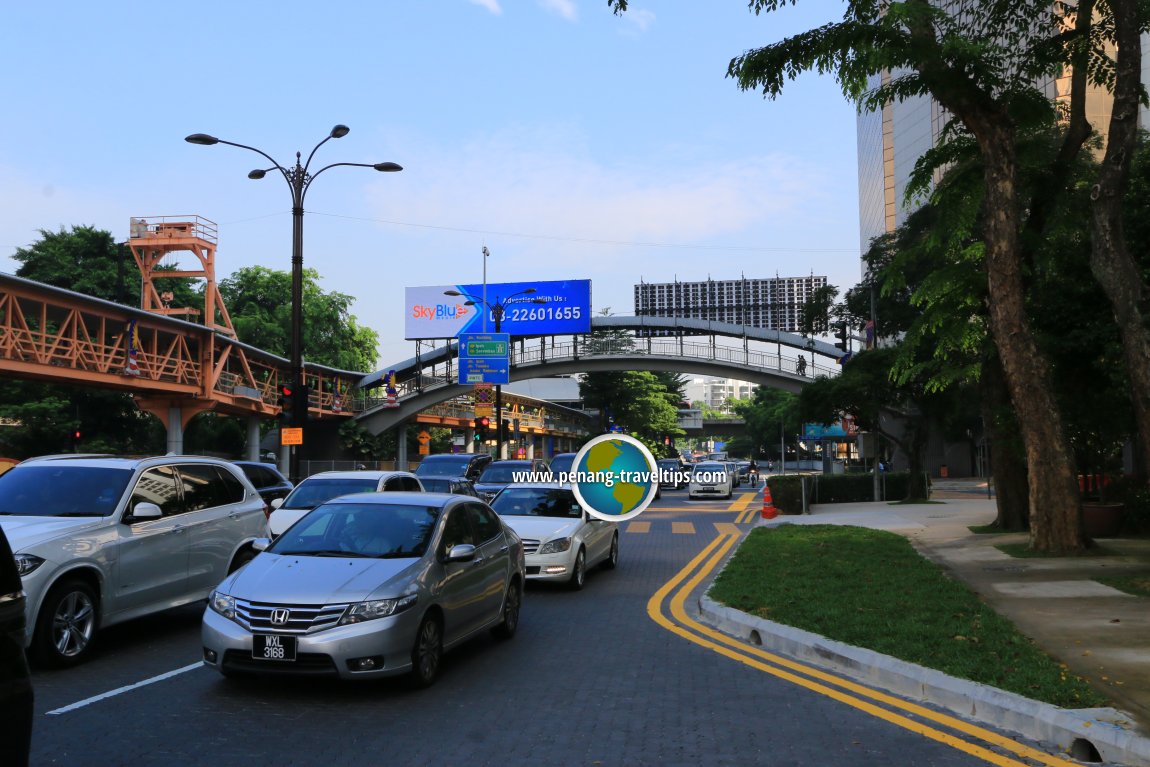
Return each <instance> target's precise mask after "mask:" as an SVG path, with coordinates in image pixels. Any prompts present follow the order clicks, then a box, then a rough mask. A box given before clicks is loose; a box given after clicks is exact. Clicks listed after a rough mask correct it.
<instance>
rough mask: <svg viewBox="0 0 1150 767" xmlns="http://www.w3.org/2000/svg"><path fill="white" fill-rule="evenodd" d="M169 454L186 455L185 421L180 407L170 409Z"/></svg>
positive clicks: (173, 406)
mask: <svg viewBox="0 0 1150 767" xmlns="http://www.w3.org/2000/svg"><path fill="white" fill-rule="evenodd" d="M168 452H169V453H174V454H176V455H183V454H184V419H183V411H181V410H180V406H179V405H172V406H171V407H169V408H168Z"/></svg>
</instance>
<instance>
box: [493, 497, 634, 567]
mask: <svg viewBox="0 0 1150 767" xmlns="http://www.w3.org/2000/svg"><path fill="white" fill-rule="evenodd" d="M491 508H492V509H494V510H495V512H496V513H497V514H499V516H501V517H503V521H504V523H506V524H507V526H508V527H510V528H511V529H512V530H514V531H515V532H516V534H518V535H519V537H520V538H522V540H523V546H524V550H525V551H526V559H527V577H528V578H529V579H531V580H541V581H561V582H563V583H566V584H567V586H568V587H569V588H572V589H576V590H578V589H581V588H583V583H584V581H585V579H586V577H587V570H588V569H589V568H592V567H595V566H597V565H600V564H602V565H603V569H605V570H614V569H615V567H616V566H617V565H618V564H619V526H618V525H617V524H615V523H614V522H607V521H605V520H602V519H596V518H595V517H592V516H591V515H590V514H588V513H587V511H586V510H584V509H583V508H581V507H580V506H579V501H578V499H576V498H575V493H573V492H572V491H571V489H570V487H567V486H565V485H560V484H558V483H555V484H552V483H538V484H531V485H526V484H525V485H509V486H508V487H506V488H505V489H504V490H503V491H502V492H501V493H499V495H497V496H495V500H493V501H492V502H491Z"/></svg>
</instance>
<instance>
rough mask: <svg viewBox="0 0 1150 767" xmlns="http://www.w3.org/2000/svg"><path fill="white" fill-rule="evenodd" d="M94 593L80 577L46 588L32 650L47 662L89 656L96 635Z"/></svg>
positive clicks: (71, 663) (67, 661) (62, 662)
mask: <svg viewBox="0 0 1150 767" xmlns="http://www.w3.org/2000/svg"><path fill="white" fill-rule="evenodd" d="M96 613H97V611H96V593H95V591H93V590H92V587H91V586H89V585H88V584H87V583H85V582H84V581H81V580H69V581H64V582H63V583H59V584H57V585H56V586H54V587H53V588H52V590H51V591H49V592H48V596H47V597H46V598H45V599H44V604H43V605H42V606H41V607H40V614H39V615H38V616H37V617H36V631H35V633H34V634H33V636H32V653H33V655H34V656H35V657H36V659H37V660H38V661H40V662H41V663H43V664H44V665H46V666H53V667H55V668H63V667H66V666H75V665H76V664H78V663H80V662H81V661H83V660H84V659H86V658H87V657H88V653H89V651H90V649H91V647H92V640H93V638H94V637H95V635H96Z"/></svg>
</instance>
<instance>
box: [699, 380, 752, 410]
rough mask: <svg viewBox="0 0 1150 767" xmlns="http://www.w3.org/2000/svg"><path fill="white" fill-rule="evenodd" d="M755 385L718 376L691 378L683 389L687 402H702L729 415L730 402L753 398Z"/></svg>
mask: <svg viewBox="0 0 1150 767" xmlns="http://www.w3.org/2000/svg"><path fill="white" fill-rule="evenodd" d="M756 388H758V385H757V384H753V383H750V382H749V381H737V380H735V379H734V378H721V377H719V376H702V377H699V378H693V379H691V380H690V381H688V382H687V385H686V386H685V387H684V388H683V391H684V394H686V397H687V401H688V402H690V403H692V404H694V403H696V402H702V403H703V404H704V405H705V406H707V407H709V408H711V409H712V410H719V411H721V412H724V413H730V412H732V411H731V406H730V404H729V403H730V401H731V400H741V399H750V398H751V397H753V396H755V389H756Z"/></svg>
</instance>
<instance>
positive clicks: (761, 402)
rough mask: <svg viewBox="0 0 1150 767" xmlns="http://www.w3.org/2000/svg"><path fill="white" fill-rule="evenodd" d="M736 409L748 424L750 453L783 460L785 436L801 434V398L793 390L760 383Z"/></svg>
mask: <svg viewBox="0 0 1150 767" xmlns="http://www.w3.org/2000/svg"><path fill="white" fill-rule="evenodd" d="M734 409H735V414H736V415H737V416H739V417H740V418H742V419H743V421H744V422H745V424H746V426H745V430H746V435H747V441H748V443H749V450H748V451H747V454H754V455H755V456H765V457H768V458H774V459H775V460H781V457H782V456H781V453H780V450H781V449H782V439H783V436H784V435H787V434H798V433H799V431H800V430H801V428H802V419H801V418H800V417H799V400H798V397H797V396H795V395H794V394H791V393H790V392H784V391H780V390H778V389H771V388H769V387H766V386H760V387H758V388H757V389H755V394H754V396H753V397H751V398H750V399H749V400H740V401H738V402H736V403H735V405H734ZM740 444H741V443H740Z"/></svg>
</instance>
